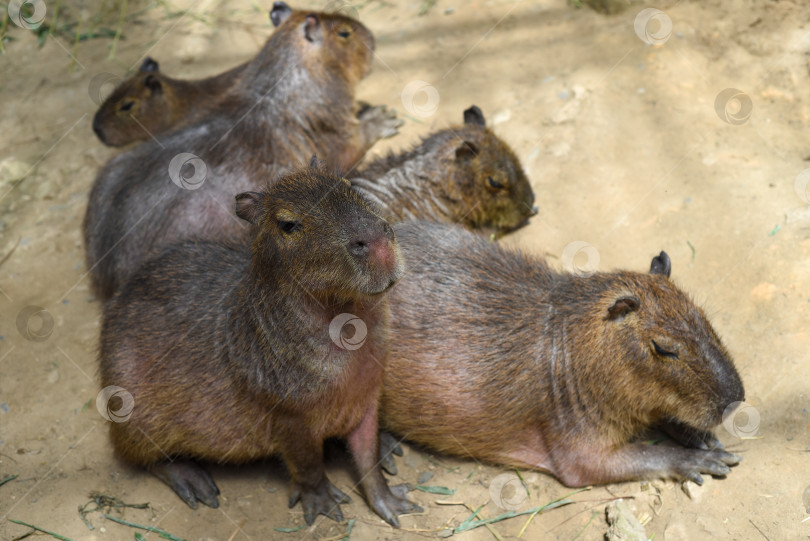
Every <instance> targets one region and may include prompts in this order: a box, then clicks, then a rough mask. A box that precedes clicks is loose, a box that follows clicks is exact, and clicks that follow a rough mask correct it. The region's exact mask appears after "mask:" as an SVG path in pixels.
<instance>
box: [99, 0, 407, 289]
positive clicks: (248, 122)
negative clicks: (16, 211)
mask: <svg viewBox="0 0 810 541" xmlns="http://www.w3.org/2000/svg"><path fill="white" fill-rule="evenodd" d="M271 16H272V17H273V18H274V19H278V21H279V26H278V29H277V30H276V31H275V32H274V33H273V35H272V36H271V37H270V39H269V40H268V41H267V43H266V45H265V46H264V48H263V49H262V50H261V51H260V52H259V53H258V54H257V56H256V57H255V58H254V59H253V60H252V61H250V62H249V63H248V65H247V66H245V68H244V70H243V72H242V75H241V77H239V79H238V82H237V85H236V86H235V87H234V88H233V89H232V90H231V91H230V96H229V98H228V99H227V100H221V101H220V102H218V104H217V105H215V106H214V107H213V108H212V110H211V111H210V112H209V113H208V114H207V115H205V116H204V118H201V119H199V120H198V121H196V122H195V123H193V124H189V125H188V126H186V127H184V128H181V129H179V130H177V131H172V132H171V133H170V134H168V135H167V136H166V137H164V138H163V139H162V140H161V141H160V142H157V141H146V142H144V143H142V144H140V145H138V146H137V147H135V148H133V149H131V150H129V151H126V152H123V153H121V154H119V155H118V156H116V157H115V158H113V159H112V160H110V161H109V162H108V163H107V165H105V166H104V168H103V169H102V170H101V171H100V172H99V175H98V177H97V178H96V181H95V183H94V185H93V187H92V190H91V192H90V196H89V202H88V206H87V213H86V215H85V218H84V226H83V230H84V241H85V247H86V251H87V257H86V262H87V268H88V273H89V275H90V278H91V282H92V284H91V285H92V287H93V289H94V291H95V293H96V294H97V295H98V296H99V297H100V298H101V299H102V300H106V299H108V298H109V297H110V296H112V294H113V293H114V292H115V291H116V290H117V289H118V288H119V287H120V286H121V284H123V283H124V282H125V281H126V279H127V277H128V276H129V275H130V274H131V273H132V272H134V271H135V269H137V268H138V266H139V265H140V264H141V263H142V262H143V261H144V260H145V259H147V258H148V257H149V256H153V255H156V254H157V253H159V251H160V250H161V249H162V248H164V247H165V246H168V245H170V244H172V243H174V242H177V241H179V240H183V239H186V238H188V237H189V236H191V235H195V236H196V237H198V238H207V239H210V240H218V239H220V240H221V239H234V238H237V237H243V236H244V232H245V227H244V225H243V224H241V223H239V220H237V219H236V218H235V217H234V216H233V214H232V213H231V212H230V210H229V209H230V206H231V203H230V202H231V201H232V200H233V196H234V195H235V194H237V193H240V192H243V191H249V190H255V189H257V188H258V187H259V186H261V185H262V184H264V183H266V182H267V181H270V180H272V179H274V178H276V177H277V176H278V175H279V174H280V173H281V172H284V171H289V170H290V169H292V168H294V167H296V166H298V165H300V164H301V162H302V161H305V160H308V159H309V158H310V157H311V156H312V155H318V156H320V157H322V158H325V159H326V161H327V163H329V165H330V167H332V168H336V169H340V170H343V169H345V168H348V167H350V164H353V162H354V161H356V160H358V159H360V157H361V156H363V154H364V153H365V152H366V149H368V147H369V146H370V145H371V144H372V143H373V142H374V141H376V140H378V139H379V138H380V137H383V136H385V135H387V134H389V133H390V131H389V130H390V129H392V124H391V122H392V121H393V122H394V124H393V126H396V125H397V121H396V119H395V118H391V117H390V115H389V114H388V113H387V112H386V110H385V109H384V108H380V107H367V108H364V109H361V111H360V112H359V113H358V111H357V109H356V104H355V101H354V87H355V85H356V84H357V82H358V81H360V79H362V78H363V77H364V76H365V75H366V73H367V72H368V71H369V69H370V66H371V60H372V50H373V48H374V38H373V37H372V35H371V33H370V32H369V31H368V29H366V27H364V26H363V25H362V24H360V23H359V22H358V21H355V20H353V19H350V18H347V17H344V16H341V15H330V14H324V13H309V12H301V11H292V10H291V9H290V8H289V7H288V6H287V5H286V4H284V3H283V2H276V3H275V4H274V6H273V13H272V14H271ZM358 115H359V116H358ZM394 129H395V128H394Z"/></svg>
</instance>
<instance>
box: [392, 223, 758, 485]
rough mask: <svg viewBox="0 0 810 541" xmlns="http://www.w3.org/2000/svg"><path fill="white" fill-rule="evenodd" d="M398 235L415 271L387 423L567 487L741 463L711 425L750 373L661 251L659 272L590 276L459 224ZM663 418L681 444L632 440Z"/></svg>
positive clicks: (398, 298) (440, 447)
mask: <svg viewBox="0 0 810 541" xmlns="http://www.w3.org/2000/svg"><path fill="white" fill-rule="evenodd" d="M394 231H395V233H396V235H397V239H398V241H399V242H400V246H401V247H402V251H403V255H404V258H405V265H406V268H407V269H408V272H407V273H406V275H405V276H404V277H403V279H402V280H400V282H399V283H398V284H397V285H396V286H395V287H394V288H393V290H392V291H391V293H390V294H389V304H390V306H391V339H390V342H389V354H388V364H387V365H386V372H385V382H384V385H383V397H382V400H381V410H380V423H381V425H382V426H384V427H386V428H387V429H389V430H391V431H393V432H395V433H396V434H399V435H401V436H404V437H405V438H407V439H409V440H411V441H414V442H417V443H420V444H423V445H425V446H428V447H430V448H432V449H435V450H437V451H441V452H445V453H449V454H453V455H458V456H470V455H472V456H473V457H474V458H476V459H477V460H482V461H487V462H491V463H495V464H504V465H507V466H512V467H520V468H534V469H539V470H544V471H547V472H550V473H552V474H553V475H554V476H556V477H557V478H558V479H559V480H560V481H561V482H563V483H565V484H566V485H569V486H584V485H590V484H602V483H611V482H617V481H623V480H631V479H639V478H649V477H656V476H665V477H666V476H674V477H679V478H686V479H690V480H692V481H694V482H696V483H702V478H701V475H700V474H701V473H708V474H711V475H725V474H727V473H729V471H730V468H729V466H731V465H734V464H736V463H737V462H739V460H740V457H738V456H736V455H733V454H731V453H728V452H726V451H725V450H723V447H722V445H721V444H720V442H719V441H717V439H716V438H715V437H714V435H713V434H712V433H711V431H710V430H711V429H712V428H713V427H714V426H716V425H718V424H719V423H720V422H721V419H722V415H723V412H724V410H725V409H726V408H727V407H728V406H729V405H731V404H733V403H735V402H740V401H742V400H743V399H744V391H743V385H742V382H741V381H740V377H739V375H738V374H737V371H736V370H735V368H734V364H733V363H732V361H731V359H730V357H729V354H728V352H727V351H726V349H725V348H724V347H723V345H722V344H721V342H720V339H719V338H718V336H717V334H716V333H715V331H714V330H713V329H712V327H711V325H710V324H709V322H708V321H707V319H706V316H705V314H704V313H703V311H702V310H701V309H700V308H698V307H697V306H696V305H695V304H694V303H693V302H692V301H691V300H690V298H689V297H688V296H687V295H686V294H685V293H684V292H683V291H681V290H680V289H678V287H676V286H675V284H674V283H673V282H672V281H671V280H670V279H669V274H670V260H669V257H668V256H667V255H666V254H665V253H664V252H661V254H660V255H659V256H657V257H655V258H654V259H653V260H652V265H651V268H650V272H649V273H648V274H642V273H637V272H629V271H620V272H610V273H596V274H593V275H591V276H580V275H577V274H570V273H562V272H558V271H555V270H552V269H551V268H550V267H549V266H548V265H547V264H546V263H545V262H544V261H543V260H542V259H540V258H536V257H530V256H527V255H524V254H521V253H519V252H515V251H511V250H507V249H504V248H503V247H501V246H499V245H497V244H494V243H491V242H487V241H486V240H484V239H482V238H481V237H478V236H476V235H473V234H471V233H469V232H467V231H465V230H463V229H461V228H459V227H452V226H446V225H442V224H430V223H420V222H405V223H403V224H400V225H397V226H395V228H394ZM654 426H660V427H661V428H663V429H664V430H665V431H667V432H668V433H669V434H670V435H672V436H673V437H674V438H675V439H676V440H677V441H678V442H679V443H681V444H683V445H684V446H670V445H645V444H643V443H637V442H633V440H634V438H636V437H638V436H639V435H641V434H642V433H643V432H644V431H645V430H647V429H649V428H651V427H654Z"/></svg>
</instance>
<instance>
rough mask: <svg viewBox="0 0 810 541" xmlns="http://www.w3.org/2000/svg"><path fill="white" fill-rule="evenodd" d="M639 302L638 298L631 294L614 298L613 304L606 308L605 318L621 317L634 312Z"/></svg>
mask: <svg viewBox="0 0 810 541" xmlns="http://www.w3.org/2000/svg"><path fill="white" fill-rule="evenodd" d="M639 304H640V301H639V300H638V297H634V296H633V295H628V296H626V297H620V298H618V299H616V302H614V303H613V306H611V307H610V308H608V317H607V319H609V320H611V321H615V320H617V319H621V318H623V317H624V316H626V315H627V314H629V313H630V312H635V311H636V310H638V307H639Z"/></svg>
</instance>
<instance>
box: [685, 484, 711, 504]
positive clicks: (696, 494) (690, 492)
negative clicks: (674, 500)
mask: <svg viewBox="0 0 810 541" xmlns="http://www.w3.org/2000/svg"><path fill="white" fill-rule="evenodd" d="M681 490H683V493H684V494H686V495H687V496H689V499H690V500H692V501H693V502H696V503H697V502H700V500H702V499H703V493H704V492H705V490H706V489H705V488H704V487H702V486H700V485H698V484H696V483H693V482H692V481H684V483H683V484H682V485H681Z"/></svg>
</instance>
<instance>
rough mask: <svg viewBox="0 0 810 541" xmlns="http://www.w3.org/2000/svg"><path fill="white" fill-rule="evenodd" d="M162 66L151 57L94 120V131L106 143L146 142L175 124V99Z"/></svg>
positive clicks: (116, 92)
mask: <svg viewBox="0 0 810 541" xmlns="http://www.w3.org/2000/svg"><path fill="white" fill-rule="evenodd" d="M165 83H166V80H165V77H164V76H163V75H162V74H161V73H160V70H159V66H158V63H157V62H155V61H154V60H153V59H151V58H149V57H147V58H146V60H144V61H143V63H142V64H141V67H140V69H139V70H138V73H136V74H135V75H133V76H132V77H130V78H129V79H127V80H126V81H124V82H123V83H121V84H120V85H118V87H117V88H116V89H115V90H114V91H113V93H112V94H110V96H109V97H107V99H106V100H104V103H102V104H101V107H99V109H98V111H97V112H96V116H95V117H94V118H93V131H94V132H95V133H96V135H97V136H98V138H99V140H101V142H102V143H104V144H105V145H108V146H113V147H119V146H124V145H128V144H129V143H132V142H135V141H144V140H146V139H147V138H148V137H149V134H150V133H151V134H157V133H160V132H162V131H165V130H166V128H167V127H168V126H169V125H170V124H171V121H172V118H171V114H172V109H171V103H170V100H171V97H170V96H169V95H168V93H166V92H165V89H164V85H165Z"/></svg>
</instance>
